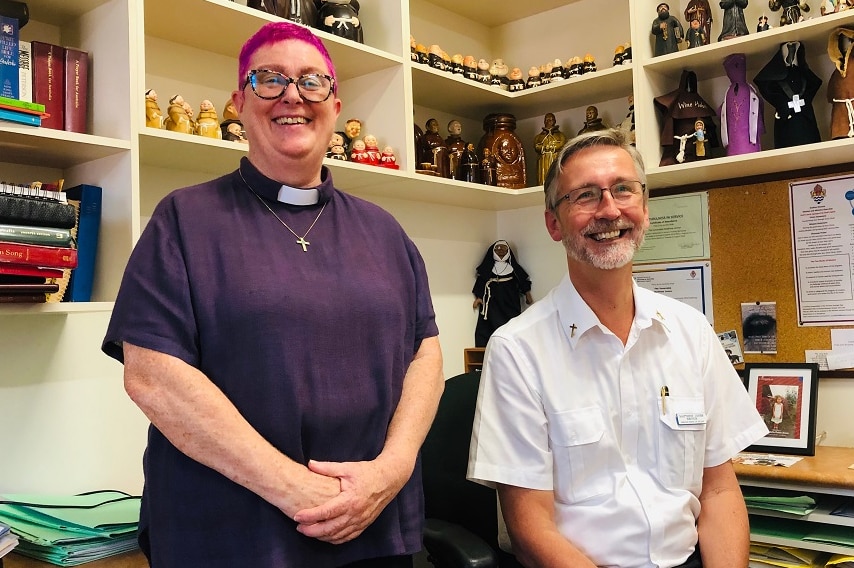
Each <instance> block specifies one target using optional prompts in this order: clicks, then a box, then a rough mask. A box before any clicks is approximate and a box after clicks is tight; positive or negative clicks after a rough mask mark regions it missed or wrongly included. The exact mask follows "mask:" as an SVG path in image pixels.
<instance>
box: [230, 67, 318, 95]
mask: <svg viewBox="0 0 854 568" xmlns="http://www.w3.org/2000/svg"><path fill="white" fill-rule="evenodd" d="M291 83H293V84H295V85H296V86H297V92H298V93H299V96H300V97H302V99H303V100H304V101H307V102H310V103H322V102H323V101H325V100H326V99H328V98H329V95H331V94H332V90H333V88H334V87H335V80H334V79H333V78H332V77H330V76H329V75H321V74H319V73H307V74H305V75H301V76H299V77H297V78H296V79H293V78H291V77H288V76H287V75H284V74H282V73H279V72H278V71H270V70H269V69H253V70H251V71H250V72H249V75H247V76H246V82H245V83H243V88H244V89H245V88H246V85H252V92H253V93H255V95H256V96H257V97H259V98H262V99H265V100H268V101H269V100H273V99H278V98H279V97H281V96H282V95H284V94H285V91H286V90H287V88H288V85H290V84H291Z"/></svg>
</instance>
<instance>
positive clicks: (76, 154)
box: [0, 122, 130, 169]
mask: <svg viewBox="0 0 854 568" xmlns="http://www.w3.org/2000/svg"><path fill="white" fill-rule="evenodd" d="M129 150H130V142H128V141H127V140H120V139H116V138H106V137H104V136H93V135H91V134H79V133H76V132H66V131H64V130H53V129H50V128H39V127H34V126H24V125H17V124H11V123H5V122H2V123H0V156H2V161H4V162H16V163H21V164H29V165H33V166H47V167H54V168H63V169H64V168H68V167H71V166H75V165H79V164H85V163H86V162H91V161H92V160H97V159H99V158H105V157H107V156H113V155H116V154H121V153H124V152H127V151H129Z"/></svg>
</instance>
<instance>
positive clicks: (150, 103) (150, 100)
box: [145, 89, 163, 128]
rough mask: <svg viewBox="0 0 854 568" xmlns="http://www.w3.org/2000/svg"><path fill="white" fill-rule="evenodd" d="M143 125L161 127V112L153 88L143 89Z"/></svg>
mask: <svg viewBox="0 0 854 568" xmlns="http://www.w3.org/2000/svg"><path fill="white" fill-rule="evenodd" d="M145 125H146V126H148V127H150V128H163V113H162V112H161V111H160V105H158V104H157V92H156V91H155V90H154V89H148V90H147V91H145Z"/></svg>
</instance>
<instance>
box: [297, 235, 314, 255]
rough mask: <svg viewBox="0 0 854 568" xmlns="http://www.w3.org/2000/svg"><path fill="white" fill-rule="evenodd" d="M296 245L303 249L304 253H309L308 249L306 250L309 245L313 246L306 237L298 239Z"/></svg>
mask: <svg viewBox="0 0 854 568" xmlns="http://www.w3.org/2000/svg"><path fill="white" fill-rule="evenodd" d="M296 243H297V244H298V245H299V246H301V247H302V252H308V248H306V247H308V245H310V244H311V243H310V242H308V241H307V240H305V237H300V238H298V239H297V241H296Z"/></svg>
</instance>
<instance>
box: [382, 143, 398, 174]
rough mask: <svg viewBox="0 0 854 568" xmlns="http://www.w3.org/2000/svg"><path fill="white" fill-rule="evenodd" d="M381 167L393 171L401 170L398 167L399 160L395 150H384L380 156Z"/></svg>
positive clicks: (388, 148)
mask: <svg viewBox="0 0 854 568" xmlns="http://www.w3.org/2000/svg"><path fill="white" fill-rule="evenodd" d="M380 166H382V167H384V168H389V169H391V170H397V169H400V166H398V165H397V158H396V157H395V155H394V150H393V149H392V147H391V146H386V147H385V148H383V151H382V154H380Z"/></svg>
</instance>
